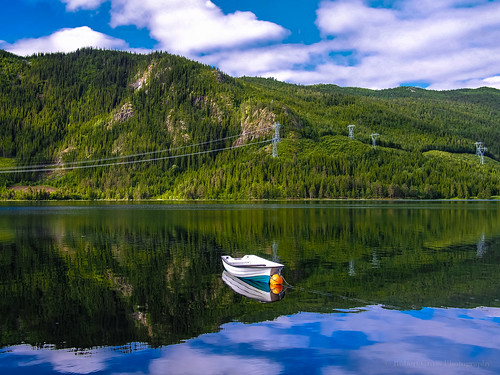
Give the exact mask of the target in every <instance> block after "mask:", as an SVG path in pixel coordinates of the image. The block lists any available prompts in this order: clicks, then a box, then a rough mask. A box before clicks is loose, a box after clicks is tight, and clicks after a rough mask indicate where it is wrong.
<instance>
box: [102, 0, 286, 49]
mask: <svg viewBox="0 0 500 375" xmlns="http://www.w3.org/2000/svg"><path fill="white" fill-rule="evenodd" d="M121 25H136V26H137V27H147V28H148V30H149V31H150V35H151V37H152V38H154V39H155V40H157V41H158V48H160V49H164V50H167V51H169V52H172V53H178V54H182V55H185V56H195V55H196V54H198V53H207V52H210V51H213V50H216V49H224V48H235V47H236V48H238V47H242V46H245V45H248V44H254V43H262V42H264V43H265V42H268V41H276V40H281V39H283V38H284V37H285V36H286V35H287V34H288V31H287V30H286V29H284V28H283V27H281V26H279V25H277V24H275V23H272V22H267V21H261V20H258V19H257V17H256V16H255V14H253V13H251V12H240V11H237V12H235V13H231V14H224V13H223V12H222V10H221V9H220V8H218V7H217V6H216V5H215V4H214V3H212V2H211V1H206V0H169V1H161V2H160V1H156V0H113V1H112V10H111V26H113V27H117V26H121Z"/></svg>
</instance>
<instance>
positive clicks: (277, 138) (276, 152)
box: [273, 122, 281, 158]
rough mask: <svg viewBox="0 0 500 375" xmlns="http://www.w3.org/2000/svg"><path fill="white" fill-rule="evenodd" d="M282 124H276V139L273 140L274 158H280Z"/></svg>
mask: <svg viewBox="0 0 500 375" xmlns="http://www.w3.org/2000/svg"><path fill="white" fill-rule="evenodd" d="M280 141H281V138H280V123H279V122H275V123H274V138H273V158H277V157H278V143H280Z"/></svg>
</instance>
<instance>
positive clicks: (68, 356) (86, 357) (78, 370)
mask: <svg viewBox="0 0 500 375" xmlns="http://www.w3.org/2000/svg"><path fill="white" fill-rule="evenodd" d="M9 350H10V352H11V353H12V354H16V355H19V356H27V358H29V359H27V360H26V361H25V362H22V363H20V366H35V365H41V364H45V363H49V364H50V365H51V366H52V368H53V369H54V371H56V372H60V373H73V374H90V373H92V372H97V371H103V370H104V369H106V367H107V363H106V362H107V361H108V360H110V359H111V358H112V357H114V356H117V355H118V354H117V353H115V352H112V351H109V350H105V349H91V350H86V351H84V352H82V351H76V350H75V349H64V350H54V349H45V348H44V349H38V348H34V347H32V346H30V345H17V346H13V347H11V348H9Z"/></svg>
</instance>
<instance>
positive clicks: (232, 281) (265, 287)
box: [222, 271, 285, 303]
mask: <svg viewBox="0 0 500 375" xmlns="http://www.w3.org/2000/svg"><path fill="white" fill-rule="evenodd" d="M222 281H224V282H225V283H226V284H227V285H228V286H229V287H230V288H231V289H232V290H233V291H235V292H236V293H238V294H241V295H242V296H245V297H247V298H251V299H254V300H256V301H260V302H265V303H268V302H276V301H279V300H281V299H283V297H284V296H285V288H283V285H282V284H269V283H268V282H262V281H259V279H256V278H252V277H244V278H243V277H242V278H240V277H237V276H234V275H232V274H231V273H229V272H227V271H223V272H222Z"/></svg>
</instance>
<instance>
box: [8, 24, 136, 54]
mask: <svg viewBox="0 0 500 375" xmlns="http://www.w3.org/2000/svg"><path fill="white" fill-rule="evenodd" d="M0 47H2V48H3V49H5V50H7V51H9V52H12V53H14V54H16V55H20V56H26V55H31V54H33V53H37V52H71V51H75V50H77V49H78V48H83V47H98V48H109V49H128V44H127V43H126V42H125V41H124V40H121V39H116V38H113V37H110V36H108V35H106V34H103V33H100V32H97V31H94V30H92V29H91V28H90V27H87V26H82V27H77V28H74V29H61V30H59V31H56V32H55V33H53V34H51V35H49V36H44V37H41V38H30V39H21V40H18V41H17V42H15V43H13V44H7V43H4V44H3V45H0Z"/></svg>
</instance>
